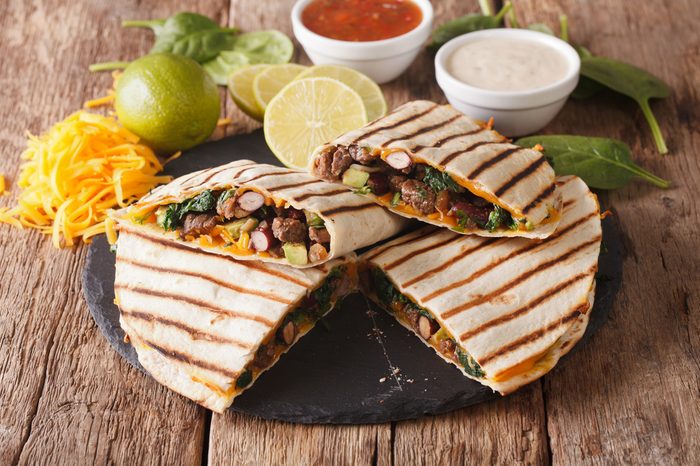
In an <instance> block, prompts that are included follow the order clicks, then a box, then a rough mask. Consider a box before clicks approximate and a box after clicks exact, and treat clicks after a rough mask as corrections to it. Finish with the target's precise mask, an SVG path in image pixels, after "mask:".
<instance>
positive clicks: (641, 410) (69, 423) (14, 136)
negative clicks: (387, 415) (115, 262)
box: [0, 0, 700, 465]
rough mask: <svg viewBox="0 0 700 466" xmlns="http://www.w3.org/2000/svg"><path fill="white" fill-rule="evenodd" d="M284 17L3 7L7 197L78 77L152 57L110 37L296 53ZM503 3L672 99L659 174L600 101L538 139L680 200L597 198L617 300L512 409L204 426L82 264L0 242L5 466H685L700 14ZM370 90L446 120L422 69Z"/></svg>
mask: <svg viewBox="0 0 700 466" xmlns="http://www.w3.org/2000/svg"><path fill="white" fill-rule="evenodd" d="M292 3H293V1H292V0H284V1H265V0H209V1H207V0H173V1H170V2H164V1H158V0H127V1H100V0H85V1H68V0H35V1H32V2H28V1H24V0H4V1H3V2H1V4H0V52H1V56H0V118H1V121H2V124H0V140H1V142H2V147H1V148H0V151H2V157H0V173H4V174H5V175H6V176H7V177H8V181H9V182H10V184H12V182H13V180H15V179H16V176H17V174H18V172H19V164H20V161H19V154H20V153H21V151H22V149H23V147H24V134H25V131H26V130H30V131H31V132H33V133H39V132H41V131H44V130H46V129H47V128H48V127H49V126H50V125H51V124H52V123H54V122H56V121H58V120H60V119H62V118H64V117H65V116H67V115H68V114H69V113H71V112H73V111H75V110H77V109H78V108H80V107H81V105H82V103H83V101H85V100H86V99H88V98H92V97H96V96H99V95H102V94H103V93H104V91H105V90H106V89H107V88H108V87H109V86H110V84H111V80H110V78H109V75H108V74H106V73H103V74H91V73H89V72H88V71H87V66H88V65H89V64H90V63H93V62H99V61H109V60H113V59H132V58H135V57H137V56H139V55H140V54H143V53H145V52H147V51H148V49H149V46H150V44H151V42H152V37H151V34H150V33H149V32H147V31H141V30H123V29H121V28H120V22H121V20H122V19H135V18H139V19H140V18H158V17H165V16H168V15H170V14H172V13H175V12H177V11H181V10H191V11H198V12H200V13H203V14H207V15H209V16H211V17H214V18H216V19H217V20H218V21H219V22H220V23H221V24H229V25H236V26H239V27H241V28H243V29H244V30H254V29H260V28H278V29H280V30H282V31H284V32H286V33H287V34H290V35H291V25H290V21H289V11H290V7H291V5H292ZM515 3H516V5H517V9H518V14H519V17H520V20H521V22H525V23H527V22H535V21H543V22H546V23H548V24H549V25H551V26H556V23H557V18H558V15H559V13H561V12H566V13H568V16H569V23H570V27H571V34H572V36H573V39H574V40H575V41H577V42H579V43H581V44H584V45H586V46H588V47H589V48H590V49H591V50H592V51H593V52H594V53H597V54H603V55H607V56H611V57H615V58H621V59H624V60H626V61H629V62H631V63H634V64H637V65H640V66H642V67H644V68H646V69H649V70H651V71H652V72H653V73H655V74H657V75H659V76H661V77H662V78H663V79H664V80H666V81H667V82H668V83H670V85H671V87H672V88H673V94H672V96H671V97H670V98H668V99H666V100H664V101H659V102H655V103H654V104H653V107H654V109H655V111H656V114H657V116H658V119H659V121H660V124H661V127H662V129H663V131H664V133H665V134H666V136H667V141H668V144H669V148H670V155H668V156H666V157H662V156H660V155H659V154H658V153H657V152H656V150H655V149H654V144H653V141H652V139H651V136H650V133H649V130H648V128H647V126H646V124H645V121H644V119H643V116H642V114H641V112H640V111H639V110H638V108H637V107H636V106H635V105H634V103H633V102H632V101H630V100H627V99H625V98H623V97H619V96H613V95H611V94H604V95H602V96H600V97H598V98H595V99H592V100H590V101H578V102H577V101H572V102H569V103H567V105H566V107H565V108H564V110H563V111H562V113H561V114H560V115H559V116H558V118H557V119H556V121H555V122H554V123H552V124H551V125H550V127H548V128H547V132H551V133H578V134H586V135H599V136H611V137H617V138H620V139H622V140H624V141H626V142H627V143H628V144H630V146H631V147H632V149H633V153H634V157H635V159H636V160H637V161H638V162H639V163H640V164H642V165H643V166H644V167H646V168H648V169H650V170H652V171H653V172H655V173H657V174H659V175H661V176H663V177H664V178H668V179H671V180H672V181H673V183H674V184H673V187H672V188H671V189H669V190H667V191H663V190H660V189H657V188H655V187H652V186H651V185H648V184H645V183H643V182H635V183H633V184H631V185H630V186H628V187H626V188H624V189H621V190H619V191H616V192H612V193H610V194H609V195H607V196H604V197H602V201H603V204H604V207H612V208H614V209H615V210H616V212H617V216H618V219H619V221H620V223H621V225H622V228H623V230H624V245H625V249H626V258H625V265H624V279H623V289H622V292H621V293H620V294H619V296H618V299H617V301H616V303H615V306H614V309H613V311H612V313H611V316H610V319H609V321H608V322H607V324H606V325H605V326H604V327H603V328H602V329H601V330H600V331H599V332H598V333H597V334H596V335H595V336H594V337H593V338H592V339H591V340H590V342H589V343H588V344H587V345H586V347H585V348H583V349H582V350H581V351H578V352H577V353H576V354H575V355H573V356H572V357H571V358H570V359H569V360H568V361H566V364H563V365H562V366H561V367H557V368H556V369H554V370H553V371H552V372H551V373H550V374H548V375H547V376H546V377H544V378H543V379H541V380H540V381H537V382H535V383H533V384H531V385H529V386H527V387H525V388H523V389H522V390H520V391H519V392H517V393H515V394H513V395H511V396H508V397H506V398H502V399H499V400H496V401H494V402H490V403H486V404H483V405H480V406H475V407H471V408H466V409H462V410H459V411H455V412H453V413H450V414H446V415H442V416H437V417H430V416H428V417H424V418H422V419H418V420H415V421H407V422H396V423H387V424H379V425H361V426H328V425H315V426H306V425H292V424H286V423H281V422H272V421H265V420H261V419H256V418H254V417H250V416H244V415H240V414H236V413H234V412H232V411H229V412H227V413H226V414H224V415H218V414H214V415H212V414H211V413H210V412H208V411H207V410H205V409H202V408H200V407H198V406H196V405H194V404H193V403H191V402H189V401H188V400H186V399H184V398H183V397H181V396H178V395H175V394H174V393H172V392H170V391H168V390H167V389H165V388H163V387H161V386H160V385H158V384H157V383H156V382H155V381H154V380H152V379H150V378H148V377H146V376H144V375H142V374H141V373H140V372H138V371H137V370H135V369H133V368H132V367H130V366H129V365H128V364H127V363H125V362H124V361H122V360H121V359H120V357H119V356H118V355H117V354H116V353H115V352H114V351H113V350H112V349H111V348H110V347H109V345H108V344H107V341H106V340H105V339H104V338H103V337H102V335H101V334H100V332H99V330H98V329H97V327H96V326H95V323H94V322H93V321H92V318H91V317H90V314H89V313H88V309H87V307H86V305H85V303H84V301H83V298H82V294H81V271H82V268H83V264H84V259H85V253H86V250H87V248H86V247H85V246H82V245H81V246H78V247H76V248H75V249H73V250H61V251H59V250H55V249H53V248H52V246H51V244H50V242H49V241H48V240H47V238H45V237H42V236H41V235H40V234H38V233H37V232H30V231H18V230H15V229H11V228H9V227H7V226H6V225H0V464H15V463H22V464H26V463H29V464H61V463H63V464H104V463H119V464H156V463H163V464H196V463H207V462H208V463H211V464H352V465H363V464H400V465H403V464H429V465H436V464H453V463H454V464H464V463H481V464H516V463H526V464H548V463H554V464H561V465H570V464H578V463H584V464H616V463H617V464H619V463H629V464H698V463H699V462H700V336H699V335H700V286H699V285H700V259H699V257H698V256H699V253H698V249H700V233H699V231H700V230H699V228H698V225H700V213H699V210H698V207H699V206H698V201H697V197H696V196H697V194H698V186H699V185H700V162H699V160H700V118H699V117H700V96H699V95H698V92H699V90H700V29H699V28H698V23H700V8H698V4H697V1H696V0H673V1H663V0H653V1H652V0H647V1H644V2H639V1H635V2H632V1H623V0H615V1H610V0H589V1H574V0H538V1H535V0H516V1H515ZM434 5H435V10H436V22H437V23H440V22H442V21H444V20H446V19H448V18H452V17H454V16H457V15H461V14H465V13H468V12H471V11H475V10H476V9H477V5H476V1H466V0H451V1H434ZM299 55H300V56H299V59H300V61H301V62H302V63H308V58H307V57H306V56H304V55H303V53H300V54H299ZM382 87H383V89H384V91H385V95H386V97H387V99H388V101H389V105H390V107H393V106H396V105H398V104H401V103H403V102H406V101H407V100H410V99H415V98H427V99H433V100H436V101H444V96H443V95H442V93H441V92H440V90H439V88H438V87H437V85H436V84H435V80H434V71H433V66H432V63H431V58H430V57H429V56H428V54H427V53H423V54H422V55H421V56H420V58H419V59H418V60H417V61H416V62H415V63H414V64H413V66H412V67H411V68H410V69H409V70H408V72H406V73H405V74H404V75H403V76H402V77H401V78H399V79H398V80H396V81H395V82H393V83H390V84H388V85H385V86H382ZM222 96H224V91H223V90H222ZM225 102H226V103H225V106H224V109H223V114H225V115H227V116H232V117H233V119H234V124H233V125H232V126H231V127H229V128H228V129H227V130H226V132H227V133H228V134H232V133H235V132H244V131H249V130H251V129H252V128H254V127H255V126H256V124H255V123H254V122H252V120H250V119H248V118H247V117H245V116H244V115H243V114H242V113H241V112H240V111H238V109H237V108H236V107H235V105H233V103H232V102H231V100H230V99H229V98H228V97H227V98H226V100H225ZM219 136H221V134H220V135H219ZM10 189H11V191H14V190H15V188H14V187H12V186H11V188H10ZM10 194H11V195H12V194H13V193H10ZM11 195H10V196H4V197H2V199H0V205H10V202H11V200H12V196H11Z"/></svg>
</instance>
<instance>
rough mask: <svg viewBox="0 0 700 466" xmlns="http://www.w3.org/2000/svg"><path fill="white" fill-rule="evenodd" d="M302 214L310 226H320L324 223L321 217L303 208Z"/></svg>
mask: <svg viewBox="0 0 700 466" xmlns="http://www.w3.org/2000/svg"><path fill="white" fill-rule="evenodd" d="M304 215H305V216H306V224H307V225H308V226H310V227H314V228H322V227H323V226H324V225H325V224H326V223H325V222H324V221H323V219H322V218H321V217H319V216H318V215H316V214H315V213H313V212H308V211H306V210H305V211H304Z"/></svg>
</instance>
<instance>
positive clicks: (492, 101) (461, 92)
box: [435, 29, 581, 136]
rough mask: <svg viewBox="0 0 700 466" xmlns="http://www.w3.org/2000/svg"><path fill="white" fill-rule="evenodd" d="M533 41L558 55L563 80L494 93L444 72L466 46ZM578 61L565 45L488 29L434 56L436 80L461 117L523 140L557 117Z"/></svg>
mask: <svg viewBox="0 0 700 466" xmlns="http://www.w3.org/2000/svg"><path fill="white" fill-rule="evenodd" d="M495 37H499V38H510V39H516V40H528V41H536V42H539V43H541V44H543V45H546V46H548V47H551V48H552V49H554V50H556V51H557V52H559V53H560V54H561V55H562V57H564V58H565V59H566V61H567V63H568V65H569V68H568V70H567V73H566V75H565V76H564V78H562V79H560V80H559V81H556V82H554V83H552V84H549V85H547V86H545V87H540V88H537V89H532V90H526V91H494V90H488V89H481V88H478V87H474V86H470V85H469V84H465V83H463V82H462V81H459V80H458V79H457V78H455V77H454V76H452V75H451V74H450V73H449V72H448V71H447V66H446V64H447V61H448V59H449V57H450V56H451V55H452V54H453V53H454V51H455V50H457V48H459V47H460V46H462V45H464V44H465V43H467V42H471V41H474V40H481V39H490V38H495ZM580 68H581V59H580V58H579V56H578V54H577V53H576V50H574V48H573V47H572V46H570V45H569V44H567V43H566V42H564V41H563V40H561V39H557V38H556V37H553V36H550V35H548V34H543V33H541V32H536V31H529V30H526V29H488V30H484V31H477V32H471V33H469V34H464V35H462V36H459V37H455V38H454V39H452V40H451V41H449V42H448V43H446V44H445V45H443V46H442V47H441V48H440V50H439V51H438V53H437V55H436V56H435V77H436V78H437V82H438V85H440V87H441V88H442V91H443V92H444V93H445V96H446V97H447V100H448V101H449V102H450V104H451V105H452V106H453V107H455V108H456V109H458V110H459V111H461V112H462V113H464V114H466V115H468V116H470V117H473V118H477V119H479V120H483V121H487V120H488V119H489V118H491V117H493V119H494V122H495V129H496V130H498V131H499V132H500V133H502V134H504V135H506V136H522V135H524V134H531V133H534V132H537V131H539V130H540V129H542V128H544V127H545V126H546V125H547V124H548V123H549V122H550V121H552V119H553V118H554V117H555V116H556V115H557V113H559V110H561V108H562V107H563V106H564V103H565V102H566V99H567V98H568V97H569V95H570V94H571V92H572V91H573V90H574V88H575V87H576V84H578V78H579V70H580Z"/></svg>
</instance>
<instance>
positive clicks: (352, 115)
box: [263, 78, 367, 169]
mask: <svg viewBox="0 0 700 466" xmlns="http://www.w3.org/2000/svg"><path fill="white" fill-rule="evenodd" d="M366 123H367V112H366V110H365V105H364V103H362V98H361V97H360V95H359V94H358V93H357V92H355V91H353V90H352V89H351V88H350V87H349V86H346V85H345V84H343V83H341V82H340V81H338V80H335V79H330V78H308V79H300V80H295V81H292V82H291V83H289V84H287V85H286V86H285V87H284V88H283V89H282V90H281V91H280V92H279V93H278V94H277V95H276V96H275V97H274V98H273V99H272V101H270V103H269V104H268V106H267V109H266V111H265V121H264V124H263V127H264V130H265V141H267V145H268V146H269V147H270V150H272V152H273V153H274V154H275V155H276V156H277V158H278V159H279V160H280V162H282V163H283V164H285V165H286V166H288V167H291V168H299V169H306V168H307V166H308V164H309V157H310V156H311V153H312V152H313V150H314V149H315V148H316V147H318V146H319V145H321V144H323V143H325V142H327V141H330V140H331V139H333V138H335V137H337V136H340V135H341V134H343V133H346V132H348V131H352V130H354V129H357V128H360V127H361V126H363V125H365V124H366Z"/></svg>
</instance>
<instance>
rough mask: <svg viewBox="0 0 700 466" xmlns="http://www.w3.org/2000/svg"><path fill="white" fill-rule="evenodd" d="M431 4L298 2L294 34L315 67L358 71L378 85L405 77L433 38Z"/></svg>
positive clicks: (419, 0)
mask: <svg viewBox="0 0 700 466" xmlns="http://www.w3.org/2000/svg"><path fill="white" fill-rule="evenodd" d="M432 22H433V8H432V6H431V4H430V2H429V1H428V0H299V1H297V3H296V4H295V5H294V8H293V9H292V27H293V29H294V35H295V36H296V38H297V40H298V41H299V43H300V44H301V45H302V47H304V50H305V51H306V53H307V55H309V58H310V59H311V61H313V62H314V64H317V65H324V64H335V65H344V66H348V67H351V68H354V69H356V70H358V71H360V72H362V73H365V74H366V75H368V76H369V77H370V78H372V79H374V80H375V81H377V82H378V83H384V82H387V81H391V80H392V79H394V78H396V77H398V76H399V75H400V74H401V73H403V72H404V71H405V70H406V68H408V66H409V65H410V64H411V63H412V62H413V60H414V59H415V58H416V56H417V55H418V53H419V52H420V51H421V49H422V47H423V45H424V43H425V41H426V40H427V39H428V37H429V36H430V31H431V28H432Z"/></svg>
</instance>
